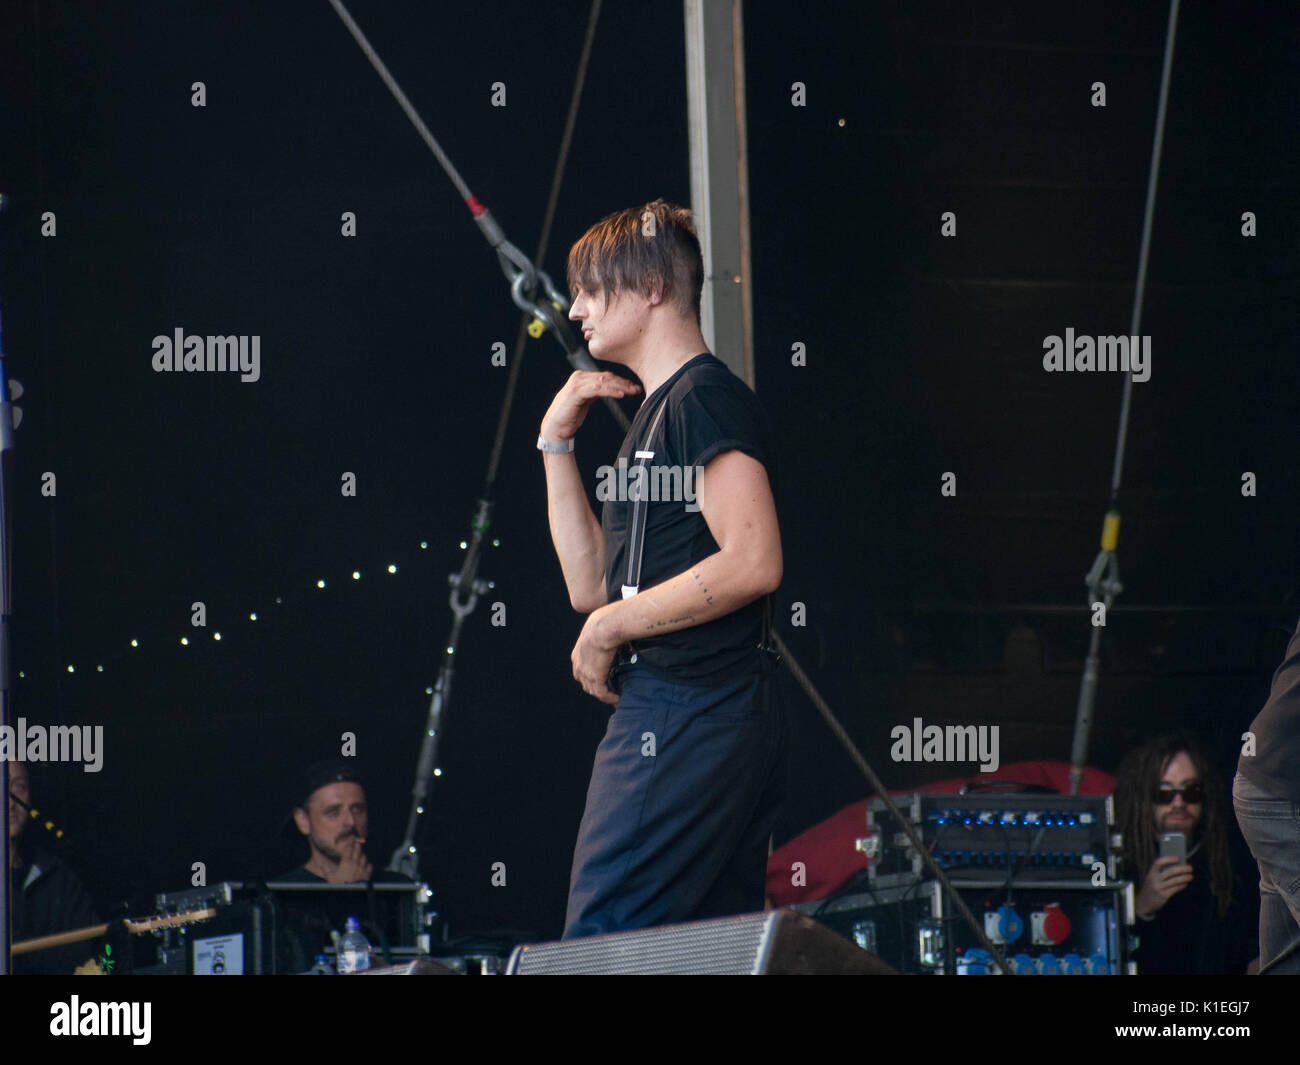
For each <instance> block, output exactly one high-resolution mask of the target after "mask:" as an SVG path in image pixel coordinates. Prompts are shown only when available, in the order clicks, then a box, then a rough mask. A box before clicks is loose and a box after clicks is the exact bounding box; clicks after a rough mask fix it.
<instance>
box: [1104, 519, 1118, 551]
mask: <svg viewBox="0 0 1300 1065" xmlns="http://www.w3.org/2000/svg"><path fill="white" fill-rule="evenodd" d="M1118 543H1119V511H1118V510H1109V511H1107V512H1106V520H1105V521H1104V522H1102V525H1101V549H1102V550H1103V551H1114V550H1115V547H1116V545H1117V544H1118Z"/></svg>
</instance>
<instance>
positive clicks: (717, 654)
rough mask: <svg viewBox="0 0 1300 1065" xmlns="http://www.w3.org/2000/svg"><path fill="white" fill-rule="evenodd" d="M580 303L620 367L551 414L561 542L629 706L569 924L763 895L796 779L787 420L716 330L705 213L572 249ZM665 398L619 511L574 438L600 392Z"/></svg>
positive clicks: (598, 348)
mask: <svg viewBox="0 0 1300 1065" xmlns="http://www.w3.org/2000/svg"><path fill="white" fill-rule="evenodd" d="M568 274H569V286H570V290H571V292H572V295H573V306H572V308H571V310H570V313H569V317H570V318H572V319H574V320H575V321H578V322H581V323H582V332H583V337H584V339H585V340H586V341H587V343H588V346H589V350H590V352H591V354H592V356H593V357H594V358H597V359H603V360H605V361H609V362H614V363H618V364H621V365H623V366H625V367H627V368H628V369H629V370H631V371H632V372H633V373H634V374H635V375H636V376H637V377H638V378H639V379H640V381H641V382H642V384H641V385H640V386H638V385H636V384H634V383H632V382H630V381H628V380H627V379H626V378H624V377H622V376H619V375H616V374H613V373H596V372H583V371H579V372H576V373H574V374H573V375H572V376H571V377H570V378H569V381H568V383H567V384H566V385H565V386H564V388H562V389H561V390H560V392H559V394H558V395H557V396H556V397H555V400H554V402H553V403H552V404H551V407H550V409H549V410H548V411H547V412H546V415H545V417H544V418H543V419H542V424H541V435H540V437H539V439H538V443H537V446H538V448H539V449H540V450H542V451H543V453H544V457H545V463H546V483H547V494H548V502H549V507H548V512H549V518H550V528H551V536H552V540H553V541H554V544H555V549H556V553H557V554H558V556H559V560H560V565H561V568H562V570H563V573H564V579H565V584H566V585H567V587H568V591H569V599H570V602H571V604H572V606H573V607H574V609H575V610H577V611H579V612H580V613H583V614H587V615H588V617H587V621H586V623H585V624H584V625H583V628H582V632H581V634H580V635H579V637H578V642H577V644H576V645H575V647H574V649H573V653H572V655H571V660H572V666H573V675H574V678H575V679H576V680H577V681H578V682H579V684H581V685H582V688H583V690H584V691H586V692H587V693H588V694H590V695H592V696H594V697H595V698H597V699H600V700H601V701H602V702H604V703H606V704H608V705H610V706H614V707H615V710H614V713H613V716H612V717H611V719H610V722H609V726H608V728H607V730H606V733H605V737H604V739H603V740H602V741H601V744H600V746H599V747H598V749H597V752H596V759H595V765H594V767H593V770H592V776H591V783H590V785H589V787H588V792H587V804H586V810H585V812H584V814H583V819H582V825H581V827H580V829H579V835H578V841H577V845H576V847H575V851H574V859H573V869H572V874H571V879H570V885H569V903H568V910H567V914H566V921H565V932H564V934H565V937H566V938H573V937H577V936H586V935H596V934H599V933H603V932H611V931H617V930H620V929H631V928H643V927H648V926H652V925H658V924H665V923H671V922H675V921H685V920H691V919H697V918H705V917H712V916H721V915H724V914H729V913H738V912H744V911H746V910H756V909H761V908H762V906H763V901H764V896H763V886H764V880H763V876H764V867H765V863H766V857H767V844H768V839H769V836H770V833H771V830H772V826H773V823H774V821H775V818H776V813H777V809H778V806H779V803H780V798H781V794H782V792H783V786H784V758H785V718H784V712H783V709H782V706H781V704H780V699H779V695H778V692H777V685H776V678H775V676H774V670H775V656H774V655H773V654H772V652H771V651H770V650H769V649H768V646H767V645H768V642H769V640H768V635H769V629H770V620H769V619H770V610H771V597H772V593H774V592H775V590H776V588H777V587H778V586H779V585H780V583H781V576H782V557H781V537H780V530H779V527H778V524H777V517H776V506H775V503H774V500H773V493H772V487H771V482H770V480H769V478H770V476H771V471H772V469H773V454H772V440H771V435H772V434H771V431H770V429H769V427H768V423H767V419H766V416H765V414H764V412H763V410H762V407H761V406H760V404H759V402H758V400H757V398H756V397H755V396H754V394H753V392H752V391H750V389H749V388H748V387H747V386H746V385H745V384H744V383H743V382H742V381H740V379H739V378H737V377H736V376H735V375H734V374H732V373H731V371H730V370H728V369H727V367H726V366H725V365H724V364H723V363H722V362H720V361H719V360H718V359H716V358H715V357H714V356H713V355H712V354H710V353H709V352H708V350H707V347H706V345H705V342H704V338H703V336H702V334H701V331H700V322H699V307H700V293H701V287H702V278H703V265H702V261H701V258H700V249H699V242H698V240H697V238H696V235H695V230H694V227H693V226H692V224H691V221H690V214H689V212H687V211H685V210H684V209H682V208H679V207H673V206H672V205H669V204H666V203H664V202H663V201H662V200H656V201H655V202H653V203H650V204H647V205H645V206H644V207H638V208H630V209H628V210H626V211H620V212H617V213H616V214H613V215H610V216H609V217H608V218H606V219H604V220H603V221H601V222H599V223H597V225H595V226H593V227H592V228H591V229H590V230H588V232H587V233H586V234H585V235H584V236H583V237H582V238H581V239H580V240H579V241H578V242H577V243H576V244H575V245H574V246H573V248H572V249H571V250H570V252H569V266H568ZM637 393H642V394H644V395H645V397H646V398H645V399H644V401H643V402H642V404H641V408H640V410H639V411H638V413H637V416H636V418H635V419H634V421H633V423H632V426H631V429H630V430H629V432H628V434H627V437H626V438H625V440H624V442H623V446H622V448H621V449H620V452H619V455H618V459H617V463H616V464H613V465H608V466H604V467H602V468H601V470H600V471H599V472H598V475H597V486H596V487H597V498H598V500H600V501H602V502H603V511H602V516H601V519H600V520H599V521H597V519H596V516H595V514H594V512H593V511H592V509H591V506H590V504H589V502H588V496H587V490H586V487H585V486H584V484H583V481H582V478H581V476H580V474H579V471H578V466H577V463H576V461H575V458H574V454H573V440H574V436H575V434H576V433H577V430H578V428H579V427H580V426H581V425H582V423H583V421H584V419H585V418H586V414H587V410H588V409H589V407H590V405H591V404H592V403H593V402H594V401H595V400H596V399H598V398H599V397H602V396H613V397H622V396H629V395H635V394H637Z"/></svg>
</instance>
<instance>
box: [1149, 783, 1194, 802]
mask: <svg viewBox="0 0 1300 1065" xmlns="http://www.w3.org/2000/svg"><path fill="white" fill-rule="evenodd" d="M1175 795H1181V796H1182V797H1183V802H1185V803H1187V804H1188V805H1191V804H1193V803H1200V802H1202V801H1203V800H1204V799H1205V789H1204V788H1202V787H1201V785H1199V784H1189V785H1187V787H1185V788H1156V789H1155V790H1154V791H1152V792H1151V801H1152V802H1153V803H1155V804H1156V805H1157V806H1168V805H1169V804H1170V803H1171V802H1173V801H1174V796H1175Z"/></svg>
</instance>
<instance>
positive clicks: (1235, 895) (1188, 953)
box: [1115, 732, 1259, 975]
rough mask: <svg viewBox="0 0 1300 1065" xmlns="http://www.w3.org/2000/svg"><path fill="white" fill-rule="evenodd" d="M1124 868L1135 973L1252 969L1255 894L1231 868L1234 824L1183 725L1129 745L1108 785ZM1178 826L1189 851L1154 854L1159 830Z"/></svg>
mask: <svg viewBox="0 0 1300 1065" xmlns="http://www.w3.org/2000/svg"><path fill="white" fill-rule="evenodd" d="M1115 806H1116V817H1117V818H1118V820H1119V828H1120V831H1121V833H1122V834H1123V850H1122V852H1121V854H1122V860H1123V873H1124V875H1125V876H1126V877H1128V878H1130V879H1131V880H1133V882H1134V883H1135V885H1136V886H1137V900H1136V902H1137V907H1136V908H1137V914H1138V927H1137V929H1136V931H1137V935H1138V941H1139V945H1138V949H1137V951H1136V952H1135V954H1134V959H1135V960H1136V962H1137V967H1138V973H1139V974H1140V975H1151V974H1174V973H1202V974H1204V973H1212V974H1221V973H1232V974H1241V973H1245V972H1247V971H1248V968H1249V969H1253V967H1254V961H1255V960H1256V959H1257V956H1258V954H1259V950H1258V943H1259V940H1258V930H1257V928H1256V924H1257V921H1258V917H1257V913H1258V911H1257V909H1256V908H1255V906H1254V905H1253V904H1252V902H1253V899H1252V893H1250V892H1247V891H1245V890H1243V888H1244V885H1241V884H1240V883H1239V882H1238V878H1237V877H1235V876H1234V875H1233V855H1232V844H1233V842H1234V840H1233V837H1232V836H1231V835H1230V833H1231V830H1232V827H1233V824H1232V818H1231V817H1230V816H1229V812H1228V805H1227V802H1226V800H1225V798H1224V793H1223V788H1222V786H1221V784H1220V781H1219V776H1218V774H1217V773H1216V772H1215V771H1214V768H1213V766H1212V764H1211V762H1210V760H1209V758H1208V757H1207V755H1206V753H1205V751H1204V750H1203V749H1202V747H1201V745H1200V743H1199V742H1198V741H1197V740H1196V739H1195V738H1194V737H1193V736H1191V735H1190V734H1188V733H1185V732H1171V733H1167V734H1165V735H1163V736H1158V737H1157V738H1155V739H1154V740H1151V741H1150V742H1148V743H1146V744H1143V745H1142V746H1141V747H1139V748H1137V750H1134V751H1130V752H1129V754H1128V756H1127V757H1126V758H1125V759H1124V762H1123V764H1122V765H1121V766H1120V770H1119V774H1118V777H1117V779H1116V785H1115ZM1165 832H1181V833H1183V835H1184V836H1185V837H1186V839H1187V859H1186V861H1185V862H1179V860H1178V859H1177V858H1174V857H1164V858H1162V857H1160V836H1161V834H1162V833H1165Z"/></svg>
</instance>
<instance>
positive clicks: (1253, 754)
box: [1232, 627, 1300, 976]
mask: <svg viewBox="0 0 1300 1065" xmlns="http://www.w3.org/2000/svg"><path fill="white" fill-rule="evenodd" d="M1232 804H1233V806H1234V808H1235V809H1236V812H1237V823H1238V824H1239V825H1241V832H1242V835H1244V836H1245V837H1246V842H1247V843H1248V844H1250V850H1251V853H1252V854H1254V856H1255V861H1256V862H1257V863H1258V864H1259V895H1260V900H1259V959H1260V970H1259V971H1260V975H1261V976H1264V975H1272V974H1295V973H1300V843H1297V839H1298V838H1300V836H1298V834H1297V833H1298V830H1300V627H1298V628H1297V629H1296V632H1295V634H1294V635H1293V636H1292V637H1291V642H1290V644H1288V646H1287V649H1286V656H1285V657H1284V658H1283V659H1282V664H1281V665H1280V666H1278V668H1277V672H1276V673H1274V674H1273V685H1272V688H1271V689H1270V691H1269V696H1268V701H1267V702H1266V703H1265V704H1264V708H1263V709H1262V710H1261V711H1260V712H1259V714H1258V715H1257V716H1256V717H1255V720H1254V721H1252V722H1251V724H1250V730H1249V731H1248V732H1247V733H1246V735H1245V736H1244V737H1243V742H1242V749H1241V755H1240V757H1239V758H1238V759H1237V777H1236V779H1235V780H1234V781H1233V784H1232Z"/></svg>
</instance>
